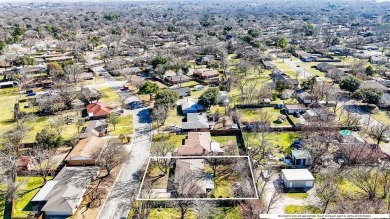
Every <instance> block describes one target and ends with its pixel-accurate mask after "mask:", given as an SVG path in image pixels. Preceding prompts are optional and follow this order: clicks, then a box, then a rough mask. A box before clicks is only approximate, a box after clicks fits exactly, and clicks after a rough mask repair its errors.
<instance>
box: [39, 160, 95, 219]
mask: <svg viewBox="0 0 390 219" xmlns="http://www.w3.org/2000/svg"><path fill="white" fill-rule="evenodd" d="M98 171H99V168H98V167H64V168H62V170H61V171H60V172H59V173H58V174H57V176H56V177H55V178H54V179H53V180H49V181H48V182H47V183H46V184H45V185H44V186H43V187H42V188H41V189H40V190H39V192H38V193H37V194H36V195H35V196H34V198H33V199H32V200H31V201H32V202H35V203H37V204H38V203H40V204H39V205H41V206H42V205H43V207H42V209H41V211H42V212H44V213H45V216H46V218H59V217H62V218H63V217H64V216H71V215H73V214H74V213H75V212H76V210H77V208H78V207H79V205H80V204H81V201H82V200H83V196H84V194H85V192H86V191H87V187H88V186H89V183H90V182H91V179H92V178H94V177H96V175H97V173H98Z"/></svg>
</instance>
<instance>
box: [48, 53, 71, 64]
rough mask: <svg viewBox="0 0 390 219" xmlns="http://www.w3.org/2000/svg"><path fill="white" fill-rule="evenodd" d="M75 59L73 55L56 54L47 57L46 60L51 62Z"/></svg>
mask: <svg viewBox="0 0 390 219" xmlns="http://www.w3.org/2000/svg"><path fill="white" fill-rule="evenodd" d="M71 60H73V56H65V55H63V56H55V57H45V61H46V62H47V63H50V62H63V61H71Z"/></svg>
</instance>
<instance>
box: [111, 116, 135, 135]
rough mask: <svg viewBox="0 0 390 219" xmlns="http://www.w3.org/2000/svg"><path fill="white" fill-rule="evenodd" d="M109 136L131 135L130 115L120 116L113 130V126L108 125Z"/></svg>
mask: <svg viewBox="0 0 390 219" xmlns="http://www.w3.org/2000/svg"><path fill="white" fill-rule="evenodd" d="M110 127H111V128H110V129H111V131H110V135H113V136H118V135H121V134H123V135H125V136H128V135H131V133H133V116H132V115H131V114H128V115H121V116H120V117H119V123H118V124H116V125H115V130H114V127H113V125H112V124H111V123H110Z"/></svg>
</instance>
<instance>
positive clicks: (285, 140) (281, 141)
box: [269, 132, 299, 153]
mask: <svg viewBox="0 0 390 219" xmlns="http://www.w3.org/2000/svg"><path fill="white" fill-rule="evenodd" d="M269 138H270V141H271V142H273V143H274V144H275V146H278V145H279V146H280V147H281V149H282V150H283V151H284V152H285V153H290V152H291V148H290V146H291V143H292V142H293V141H294V140H296V139H299V133H296V132H282V133H275V132H273V133H271V134H270V137H269Z"/></svg>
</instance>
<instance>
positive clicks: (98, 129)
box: [79, 120, 108, 139]
mask: <svg viewBox="0 0 390 219" xmlns="http://www.w3.org/2000/svg"><path fill="white" fill-rule="evenodd" d="M107 128H108V124H107V122H106V121H105V120H91V121H89V122H88V126H84V127H82V128H81V131H80V135H79V138H80V139H84V138H88V137H91V136H95V137H103V136H105V135H106V133H107Z"/></svg>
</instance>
